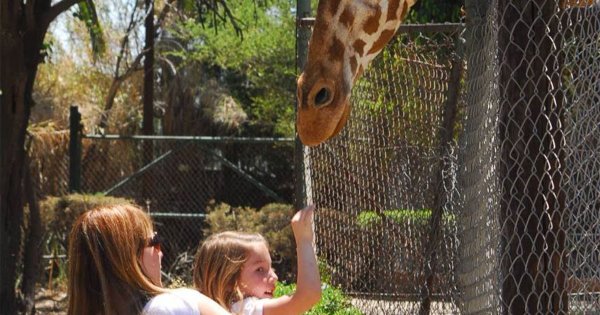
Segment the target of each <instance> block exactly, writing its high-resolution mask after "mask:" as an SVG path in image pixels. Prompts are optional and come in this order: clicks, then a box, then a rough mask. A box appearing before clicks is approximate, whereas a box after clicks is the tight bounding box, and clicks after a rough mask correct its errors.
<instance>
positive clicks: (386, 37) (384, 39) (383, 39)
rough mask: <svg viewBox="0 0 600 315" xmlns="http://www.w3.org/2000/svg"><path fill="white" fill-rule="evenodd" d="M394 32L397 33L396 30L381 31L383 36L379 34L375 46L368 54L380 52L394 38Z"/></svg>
mask: <svg viewBox="0 0 600 315" xmlns="http://www.w3.org/2000/svg"><path fill="white" fill-rule="evenodd" d="M394 33H396V30H385V31H383V32H381V36H379V38H378V39H377V41H376V42H375V43H373V46H372V47H371V49H370V50H369V52H368V53H367V54H369V55H370V54H374V53H377V52H379V51H380V50H381V49H382V48H383V47H384V46H385V45H386V44H387V43H388V42H389V41H390V39H392V36H394Z"/></svg>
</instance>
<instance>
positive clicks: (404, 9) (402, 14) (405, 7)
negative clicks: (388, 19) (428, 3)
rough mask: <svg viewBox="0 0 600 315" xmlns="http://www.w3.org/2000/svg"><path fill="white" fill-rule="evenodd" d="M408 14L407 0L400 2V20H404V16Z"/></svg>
mask: <svg viewBox="0 0 600 315" xmlns="http://www.w3.org/2000/svg"><path fill="white" fill-rule="evenodd" d="M406 15H408V2H407V1H404V3H402V11H401V12H400V21H404V18H405V17H406Z"/></svg>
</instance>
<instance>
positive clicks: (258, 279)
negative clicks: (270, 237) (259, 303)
mask: <svg viewBox="0 0 600 315" xmlns="http://www.w3.org/2000/svg"><path fill="white" fill-rule="evenodd" d="M276 282H277V275H276V274H275V271H273V268H271V255H269V249H268V248H267V245H266V244H264V243H256V244H254V245H253V246H252V249H251V250H250V252H249V254H248V259H247V260H246V262H245V263H244V266H243V267H242V272H241V275H240V289H241V290H242V293H243V294H244V296H253V297H257V298H259V299H264V298H272V297H273V291H275V283H276Z"/></svg>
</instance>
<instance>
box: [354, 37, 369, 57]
mask: <svg viewBox="0 0 600 315" xmlns="http://www.w3.org/2000/svg"><path fill="white" fill-rule="evenodd" d="M365 45H366V43H365V42H364V41H362V40H360V39H358V40H356V41H355V42H354V44H352V48H354V51H356V52H357V53H358V55H359V56H361V57H362V56H363V54H364V53H365V51H364V49H365Z"/></svg>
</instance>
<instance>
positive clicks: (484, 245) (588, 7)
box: [306, 0, 600, 314]
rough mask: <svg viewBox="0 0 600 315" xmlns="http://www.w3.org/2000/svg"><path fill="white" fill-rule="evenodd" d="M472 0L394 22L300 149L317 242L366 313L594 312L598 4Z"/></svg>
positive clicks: (598, 298)
mask: <svg viewBox="0 0 600 315" xmlns="http://www.w3.org/2000/svg"><path fill="white" fill-rule="evenodd" d="M465 10H466V13H467V15H466V21H467V22H466V25H465V32H464V34H463V36H462V38H459V37H458V36H457V35H458V32H456V31H454V32H448V31H440V29H439V28H437V29H436V30H435V31H433V30H430V31H427V27H426V26H423V27H419V28H414V27H413V28H410V27H406V28H405V31H402V29H401V31H400V34H399V35H398V36H397V38H395V39H394V41H393V42H392V43H391V44H390V45H388V47H387V48H386V50H385V51H383V52H382V54H381V55H380V56H379V57H378V58H377V59H376V60H375V61H374V64H373V65H372V66H371V68H370V70H369V71H367V72H366V73H365V74H364V77H363V78H362V79H361V80H360V82H358V83H357V86H356V87H355V90H354V91H353V95H352V106H353V108H352V113H351V117H350V120H349V122H348V124H347V126H346V127H345V129H344V131H343V132H342V133H341V134H340V135H339V136H338V137H336V138H334V139H332V140H330V141H329V142H327V143H325V144H323V145H321V146H319V147H317V148H314V149H309V150H307V153H306V160H307V162H306V164H307V165H308V174H309V176H308V181H307V187H308V188H309V189H308V194H307V195H308V199H309V202H310V201H312V202H314V203H316V204H317V206H318V208H320V209H321V210H320V212H319V213H318V215H317V245H318V249H319V254H320V256H321V257H322V258H323V259H324V260H325V261H326V263H327V264H328V266H329V269H330V271H331V274H332V276H331V281H332V282H333V284H334V285H336V286H340V287H341V288H342V289H344V291H345V292H346V293H349V294H351V295H352V296H353V303H354V304H355V305H357V306H359V307H360V308H361V309H362V311H363V312H364V313H366V314H416V313H419V314H428V313H433V314H600V242H599V241H600V202H598V200H599V199H598V196H600V181H599V180H598V178H600V176H599V174H600V162H599V161H600V160H599V159H598V152H600V147H599V146H600V141H598V139H600V133H599V127H600V111H599V110H598V103H599V101H600V76H599V75H598V74H599V73H600V49H599V48H600V47H599V45H600V36H599V34H600V32H599V31H600V3H597V2H594V1H543V0H529V1H521V2H515V1H507V0H493V1H466V3H465ZM407 29H408V30H411V29H412V30H413V31H406V30H407ZM457 39H458V41H457ZM456 43H464V46H462V45H456ZM457 49H458V50H457ZM463 49H464V50H463ZM463 52H464V64H465V69H466V71H465V73H464V75H461V76H459V77H453V69H455V66H456V64H462V63H456V62H454V63H453V60H456V56H459V57H460V56H462V55H463ZM453 90H455V91H458V92H460V97H459V98H458V108H457V111H458V112H457V115H456V119H454V120H453V123H452V124H451V125H447V121H445V118H444V117H446V116H445V115H446V113H447V112H448V110H449V109H448V108H449V107H448V106H449V105H450V104H451V102H448V99H449V97H450V95H452V93H451V91H453ZM449 126H450V127H451V128H450V130H453V136H452V137H451V138H450V139H451V140H452V139H454V140H456V141H445V140H443V139H448V138H447V137H446V138H444V136H443V130H448V127H449ZM455 143H456V144H455Z"/></svg>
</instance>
